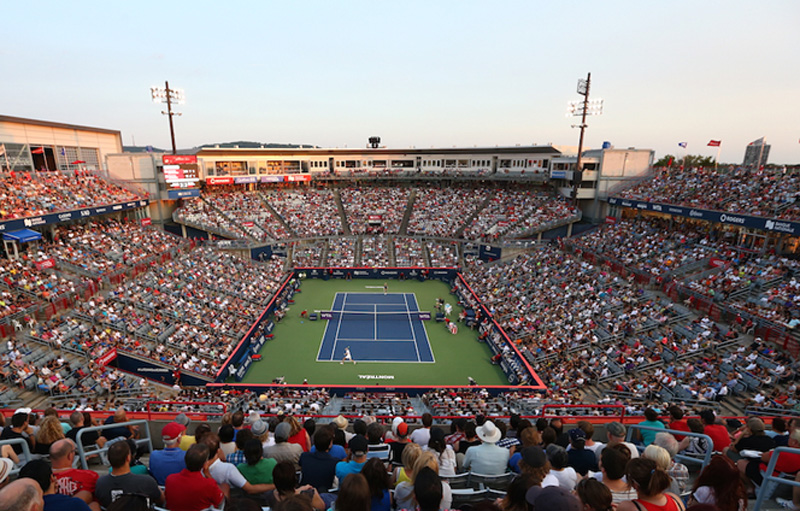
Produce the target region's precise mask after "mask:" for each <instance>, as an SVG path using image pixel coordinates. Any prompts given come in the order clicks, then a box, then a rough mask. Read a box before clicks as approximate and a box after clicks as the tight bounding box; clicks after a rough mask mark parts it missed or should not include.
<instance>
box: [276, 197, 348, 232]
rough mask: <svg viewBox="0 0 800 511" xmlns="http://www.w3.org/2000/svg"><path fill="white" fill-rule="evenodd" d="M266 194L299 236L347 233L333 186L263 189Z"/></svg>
mask: <svg viewBox="0 0 800 511" xmlns="http://www.w3.org/2000/svg"><path fill="white" fill-rule="evenodd" d="M263 197H264V199H265V200H266V201H267V202H268V203H269V204H270V205H271V206H272V207H273V208H274V209H275V211H276V212H277V213H278V214H279V215H280V217H281V218H282V219H283V220H284V221H285V222H286V223H287V224H288V225H289V227H290V228H291V229H292V231H293V232H294V234H295V235H297V236H300V237H304V238H305V237H310V236H335V235H338V234H343V233H344V231H343V229H342V219H341V216H340V215H339V208H338V206H337V204H336V195H335V193H334V191H333V190H331V189H327V188H303V189H295V190H271V191H269V192H264V193H263Z"/></svg>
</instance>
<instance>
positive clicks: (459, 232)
mask: <svg viewBox="0 0 800 511" xmlns="http://www.w3.org/2000/svg"><path fill="white" fill-rule="evenodd" d="M491 200H492V196H491V195H488V196H487V197H486V198H485V199H483V202H481V203H480V205H479V206H478V207H477V208H475V211H473V212H472V214H471V215H469V216H468V217H467V219H466V220H464V223H463V224H461V227H459V228H458V230H457V231H456V233H455V235H453V237H454V238H463V237H464V231H466V230H467V227H469V226H470V225H471V224H472V221H473V220H475V218H476V217H477V216H478V215H479V214H480V212H481V211H483V210H484V209H486V206H488V205H489V201H491Z"/></svg>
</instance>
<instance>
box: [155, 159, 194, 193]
mask: <svg viewBox="0 0 800 511" xmlns="http://www.w3.org/2000/svg"><path fill="white" fill-rule="evenodd" d="M162 161H163V163H164V167H163V169H164V180H165V181H166V182H167V184H168V185H169V186H170V188H194V187H195V186H197V183H198V181H200V177H199V172H198V166H197V156H195V155H193V154H192V155H189V154H165V155H164V156H163V157H162Z"/></svg>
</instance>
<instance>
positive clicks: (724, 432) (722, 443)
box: [703, 424, 731, 452]
mask: <svg viewBox="0 0 800 511" xmlns="http://www.w3.org/2000/svg"><path fill="white" fill-rule="evenodd" d="M703 433H705V434H706V435H708V436H710V437H711V440H712V441H713V442H714V450H715V451H720V452H722V450H723V449H725V448H726V447H728V446H729V445H731V437H730V435H728V428H726V427H725V426H723V425H721V424H706V426H705V427H704V428H703Z"/></svg>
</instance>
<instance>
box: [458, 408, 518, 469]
mask: <svg viewBox="0 0 800 511" xmlns="http://www.w3.org/2000/svg"><path fill="white" fill-rule="evenodd" d="M477 434H478V438H480V439H481V442H482V443H481V445H477V446H475V447H470V448H469V449H467V453H466V455H465V456H464V469H465V470H471V471H473V472H478V473H480V474H485V475H500V474H503V473H504V472H505V471H506V467H507V466H508V460H509V458H510V454H509V452H508V449H504V448H503V447H498V446H497V442H498V441H499V440H500V437H501V433H500V430H499V429H497V426H495V425H494V422H492V421H491V420H487V421H486V422H485V423H484V424H483V426H481V427H480V428H478V430H477Z"/></svg>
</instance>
